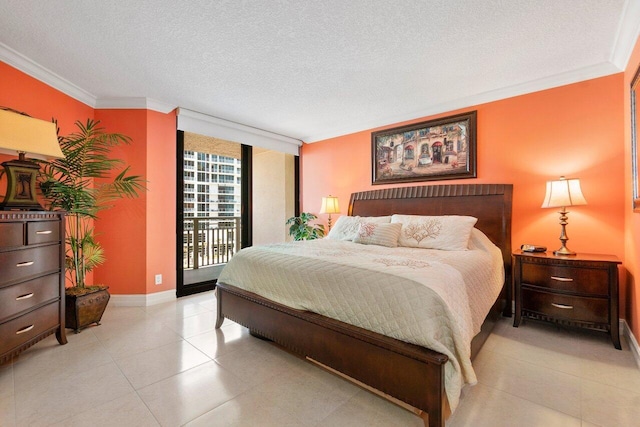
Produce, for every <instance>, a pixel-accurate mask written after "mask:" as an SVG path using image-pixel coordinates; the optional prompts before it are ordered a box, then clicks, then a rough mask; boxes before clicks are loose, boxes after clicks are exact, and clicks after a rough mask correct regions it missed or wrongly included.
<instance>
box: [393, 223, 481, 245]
mask: <svg viewBox="0 0 640 427" xmlns="http://www.w3.org/2000/svg"><path fill="white" fill-rule="evenodd" d="M391 222H392V223H396V222H399V223H402V230H401V231H400V238H399V239H398V244H399V245H400V246H407V247H411V248H427V249H442V250H445V251H465V250H467V247H468V246H469V236H470V235H471V229H472V228H473V226H474V225H475V224H476V222H478V218H474V217H472V216H458V215H443V216H422V215H393V216H392V217H391Z"/></svg>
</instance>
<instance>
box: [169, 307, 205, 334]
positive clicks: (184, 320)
mask: <svg viewBox="0 0 640 427" xmlns="http://www.w3.org/2000/svg"><path fill="white" fill-rule="evenodd" d="M162 322H163V323H164V324H165V325H166V326H167V328H169V329H171V330H172V331H175V332H176V333H177V334H179V335H180V336H181V337H183V338H189V337H192V336H194V335H198V334H202V333H205V332H211V331H213V330H214V329H215V325H216V314H215V313H214V312H212V311H205V312H203V313H198V314H194V315H193V316H189V317H175V318H171V319H163V320H162Z"/></svg>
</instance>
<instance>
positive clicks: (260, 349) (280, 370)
mask: <svg viewBox="0 0 640 427" xmlns="http://www.w3.org/2000/svg"><path fill="white" fill-rule="evenodd" d="M245 339H246V340H247V341H251V342H252V343H251V347H249V346H247V347H245V348H244V349H242V350H241V351H235V352H231V353H227V354H224V355H222V356H218V357H217V358H216V359H215V361H216V362H217V363H218V364H220V365H221V366H222V367H223V368H225V369H226V370H228V371H229V372H231V373H233V374H235V375H236V376H238V377H239V378H242V379H243V380H244V381H245V382H246V383H247V384H250V385H252V386H253V385H257V384H259V383H261V382H264V381H267V380H269V379H270V378H271V377H273V376H275V375H282V374H285V373H288V372H290V371H292V370H294V369H296V368H300V367H301V365H304V364H305V363H306V362H304V361H302V360H300V359H298V358H297V357H295V356H293V355H291V354H289V353H287V352H286V351H285V350H283V349H281V348H279V347H276V346H275V345H274V344H271V343H269V342H267V341H263V340H260V339H258V338H255V337H252V336H249V337H247V338H245Z"/></svg>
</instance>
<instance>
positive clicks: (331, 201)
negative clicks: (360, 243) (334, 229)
mask: <svg viewBox="0 0 640 427" xmlns="http://www.w3.org/2000/svg"><path fill="white" fill-rule="evenodd" d="M320 213H321V214H329V220H328V221H327V226H328V227H329V231H331V214H338V213H340V207H339V206H338V198H337V197H334V196H331V195H329V196H328V197H323V198H322V205H321V206H320Z"/></svg>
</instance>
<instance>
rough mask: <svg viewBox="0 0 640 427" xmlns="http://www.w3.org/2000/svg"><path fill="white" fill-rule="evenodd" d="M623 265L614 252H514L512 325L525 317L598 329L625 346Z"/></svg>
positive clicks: (618, 344) (515, 324)
mask: <svg viewBox="0 0 640 427" xmlns="http://www.w3.org/2000/svg"><path fill="white" fill-rule="evenodd" d="M618 264H620V260H618V258H616V257H615V256H613V255H595V254H578V255H576V256H570V257H569V256H555V255H553V254H551V253H546V252H545V253H529V252H521V251H519V252H515V253H514V254H513V289H514V293H515V304H516V313H515V318H514V320H513V326H514V327H518V326H519V325H520V321H521V320H522V318H523V317H526V318H530V319H537V320H545V321H550V322H556V323H560V324H564V325H569V326H576V327H582V328H588V329H595V330H599V331H603V332H606V333H608V334H609V335H610V336H611V341H612V342H613V345H614V347H615V348H617V349H618V350H620V349H621V347H620V332H619V326H618V322H619V320H618Z"/></svg>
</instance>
